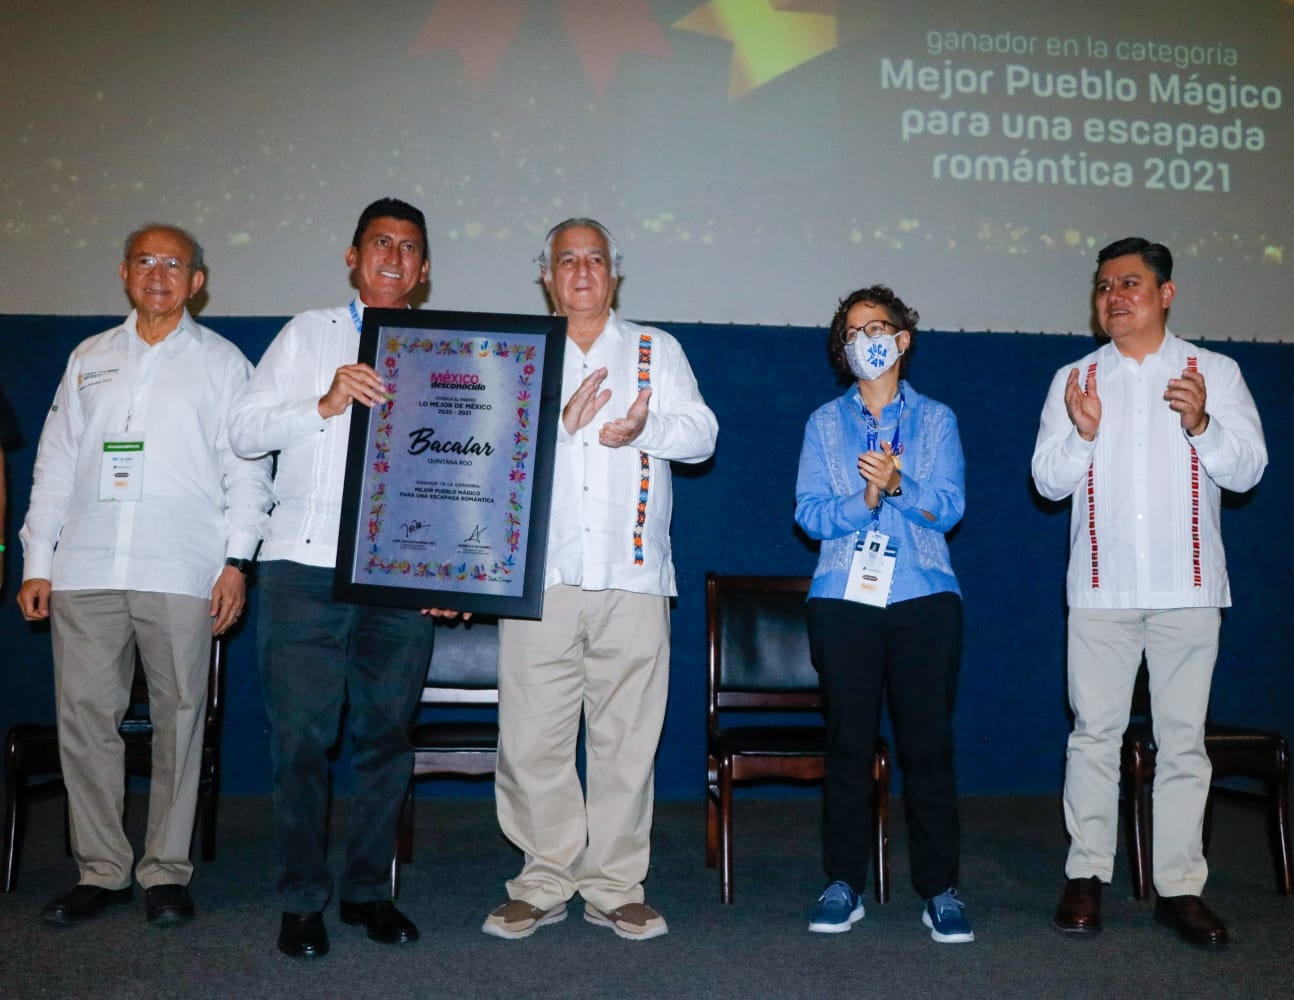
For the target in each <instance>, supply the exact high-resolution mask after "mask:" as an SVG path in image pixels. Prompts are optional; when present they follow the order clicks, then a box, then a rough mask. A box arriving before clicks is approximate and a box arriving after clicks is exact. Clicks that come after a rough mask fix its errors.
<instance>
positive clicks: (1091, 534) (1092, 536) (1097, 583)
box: [1083, 361, 1101, 590]
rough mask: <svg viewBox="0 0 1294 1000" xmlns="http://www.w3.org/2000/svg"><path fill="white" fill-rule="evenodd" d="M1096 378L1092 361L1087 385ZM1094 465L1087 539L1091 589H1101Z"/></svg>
mask: <svg viewBox="0 0 1294 1000" xmlns="http://www.w3.org/2000/svg"><path fill="white" fill-rule="evenodd" d="M1094 378H1096V362H1095V361H1093V362H1092V363H1091V364H1090V365H1088V366H1087V380H1086V381H1085V382H1084V383H1083V385H1084V387H1086V386H1087V383H1088V382H1090V381H1092V379H1094ZM1095 468H1096V463H1095V462H1093V463H1091V464H1090V465H1088V467H1087V539H1088V544H1089V545H1090V546H1091V562H1092V589H1093V590H1099V589H1100V588H1101V560H1100V557H1099V546H1098V545H1097V542H1096V473H1095Z"/></svg>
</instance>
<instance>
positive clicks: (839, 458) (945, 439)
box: [795, 381, 966, 604]
mask: <svg viewBox="0 0 1294 1000" xmlns="http://www.w3.org/2000/svg"><path fill="white" fill-rule="evenodd" d="M900 389H901V393H900V395H901V396H902V397H903V400H904V403H903V406H902V424H901V426H900V428H899V431H900V435H899V440H900V442H901V444H902V446H903V453H902V456H901V462H902V473H903V489H902V493H901V495H900V496H896V497H886V498H882V501H881V509H880V524H879V527H878V529H877V530H879V531H881V532H882V533H884V534H887V535H889V536H890V539H891V541H892V542H893V543H895V544H896V545H897V548H898V555H897V562H896V563H895V567H894V583H893V586H892V587H891V589H890V603H891V604H895V603H897V602H899V601H906V600H911V599H912V598H914V597H926V596H928V595H930V594H938V593H942V592H945V591H950V592H952V593H954V594H958V595H960V594H961V588H959V587H958V585H957V577H956V576H954V575H953V569H952V563H951V562H950V560H949V558H948V543H947V541H946V540H945V538H944V535H945V533H946V532H948V531H950V530H952V528H953V527H954V526H955V525H956V524H957V522H958V521H960V520H961V518H962V513H963V511H964V510H965V506H966V483H965V479H966V462H965V459H964V458H963V456H962V445H961V437H960V436H959V435H958V433H957V418H956V416H954V415H953V411H952V410H950V409H949V408H948V407H947V406H945V405H944V404H943V403H939V402H936V401H935V400H933V399H929V398H927V397H925V396H922V395H921V394H920V393H918V392H916V391H915V390H914V389H913V388H912V386H911V385H909V384H908V383H907V382H906V381H903V382H901V383H900ZM899 418H900V404H899V397H898V396H896V397H895V399H894V400H893V401H892V402H891V403H890V404H889V405H888V406H886V407H885V410H884V411H883V412H882V414H881V419H880V422H879V424H880V437H881V439H882V440H885V441H888V440H890V439H891V438H892V437H893V435H894V424H895V421H896V420H898V419H899ZM866 450H867V420H866V417H865V415H864V412H863V402H862V399H861V397H860V396H859V394H858V389H857V387H856V386H851V387H850V388H849V391H848V392H846V393H845V394H844V395H842V396H839V397H837V398H836V399H834V400H832V401H831V402H829V403H827V404H825V405H824V406H821V407H819V408H818V409H817V410H815V411H814V412H813V414H812V415H811V416H810V417H809V422H808V424H807V425H806V426H805V429H804V445H803V446H802V448H801V450H800V470H799V475H798V476H797V478H796V484H795V522H796V524H798V525H799V526H800V527H801V528H803V529H804V531H805V533H807V534H808V535H809V537H810V538H815V539H819V540H821V542H822V547H821V551H820V552H819V555H818V565H817V568H816V569H815V570H814V573H813V584H812V586H811V588H810V590H809V596H810V597H837V598H838V597H842V596H843V595H844V593H845V584H846V581H847V580H848V577H849V564H850V562H851V560H852V559H853V555H854V549H855V547H856V545H857V543H858V541H859V540H860V539H861V538H862V537H864V536H865V535H866V533H867V531H869V530H870V529H871V527H872V523H873V522H872V513H871V511H870V510H869V509H868V507H867V503H866V501H864V499H863V491H864V489H865V487H866V485H867V483H866V481H865V480H864V479H863V477H862V476H860V475H859V474H858V456H859V455H860V454H861V453H862V452H864V451H866ZM923 512H928V513H930V514H931V515H933V517H934V520H930V519H929V518H927V517H926V516H925V513H923Z"/></svg>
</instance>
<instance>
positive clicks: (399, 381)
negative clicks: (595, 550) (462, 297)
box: [333, 309, 566, 619]
mask: <svg viewBox="0 0 1294 1000" xmlns="http://www.w3.org/2000/svg"><path fill="white" fill-rule="evenodd" d="M565 349H566V320H565V318H564V317H560V316H523V315H511V314H507V313H473V312H446V311H437V310H418V309H414V310H409V309H365V310H364V322H363V329H362V332H361V334H360V350H359V360H360V361H361V362H364V363H366V364H370V365H372V366H373V367H374V368H375V369H376V370H377V371H378V373H379V374H380V375H381V376H382V378H383V381H384V382H385V384H386V391H387V394H388V400H387V402H385V403H383V404H382V405H380V406H374V407H371V408H370V407H366V406H361V405H353V406H352V407H351V423H350V439H349V444H348V448H347V454H346V480H345V487H344V490H343V493H342V512H341V530H340V532H339V535H338V546H337V565H336V572H335V576H334V578H333V595H334V597H335V598H336V599H337V600H341V601H349V602H353V603H358V604H376V605H388V606H391V607H405V608H420V609H421V608H443V609H448V610H454V611H471V612H480V613H482V614H490V615H496V616H498V617H503V618H531V619H536V618H539V617H541V616H542V614H543V598H544V571H545V562H546V558H547V553H548V520H549V513H550V504H551V501H552V484H553V459H554V456H555V449H556V447H557V429H558V420H559V418H560V416H561V390H562V362H563V358H564V355H565ZM469 526H470V528H469Z"/></svg>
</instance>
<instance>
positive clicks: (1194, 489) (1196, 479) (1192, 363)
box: [1186, 355, 1204, 587]
mask: <svg viewBox="0 0 1294 1000" xmlns="http://www.w3.org/2000/svg"><path fill="white" fill-rule="evenodd" d="M1186 368H1187V370H1188V371H1193V372H1197V371H1199V370H1200V362H1199V359H1198V358H1196V357H1195V356H1194V355H1188V356H1187V358H1186ZM1191 572H1192V573H1193V574H1194V576H1195V586H1196V587H1202V586H1204V571H1203V569H1202V567H1201V565H1200V456H1199V454H1198V453H1197V452H1196V451H1195V447H1194V446H1193V445H1192V447H1191Z"/></svg>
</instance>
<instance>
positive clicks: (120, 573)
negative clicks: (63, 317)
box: [18, 224, 270, 925]
mask: <svg viewBox="0 0 1294 1000" xmlns="http://www.w3.org/2000/svg"><path fill="white" fill-rule="evenodd" d="M118 270H119V273H120V275H121V280H122V284H123V285H124V286H125V291H126V296H127V297H128V298H129V299H130V301H131V304H132V305H133V306H134V309H133V310H132V312H131V313H130V315H129V316H127V317H126V319H125V321H124V322H122V323H121V324H119V325H118V326H115V327H113V328H112V329H110V330H107V331H105V332H103V333H100V334H98V335H96V336H94V337H91V338H89V339H88V340H85V341H83V342H82V343H81V344H79V345H78V346H77V348H76V349H75V350H74V351H73V352H72V355H71V358H70V359H69V361H68V363H67V368H66V371H65V372H64V375H63V378H62V381H61V382H60V383H59V386H58V390H57V392H56V393H55V396H54V404H53V406H51V407H50V411H49V414H48V416H47V417H46V419H45V427H44V430H43V431H42V432H41V436H40V444H39V446H38V448H37V452H36V467H35V476H34V481H33V484H32V491H31V506H30V508H29V509H28V512H27V519H26V522H25V523H24V525H23V528H22V531H21V533H20V535H19V537H20V538H21V539H22V544H23V560H24V561H23V584H22V589H21V590H20V591H19V593H18V604H19V606H20V607H21V608H22V613H23V616H24V617H25V618H26V619H27V620H28V621H41V620H44V619H49V621H50V634H51V638H52V640H53V647H54V689H55V702H56V708H57V713H58V740H59V757H60V761H61V764H62V771H63V780H64V783H65V784H66V786H67V799H68V819H69V824H70V831H71V840H72V853H73V855H74V856H75V858H76V862H77V867H78V869H79V871H80V878H79V880H78V883H77V885H76V886H75V887H73V888H72V890H71V891H69V892H67V893H65V894H63V895H61V896H59V897H58V898H57V899H55V900H54V901H53V902H51V903H50V904H49V905H47V906H46V907H45V908H44V910H43V911H42V916H43V917H44V919H45V920H46V921H47V922H49V923H52V924H59V925H69V924H78V923H81V922H82V921H85V920H87V919H89V918H91V917H94V916H96V915H98V914H99V913H100V912H102V911H103V910H104V909H105V908H107V907H109V906H115V905H119V904H123V903H128V902H129V901H130V900H131V898H132V895H131V873H132V867H133V871H134V878H135V879H136V880H137V881H138V882H139V884H140V885H141V886H142V887H143V888H144V895H145V913H146V915H147V918H148V921H149V922H150V923H155V924H167V923H180V922H184V921H187V920H189V919H190V918H192V916H193V913H194V907H193V899H192V897H191V895H190V894H189V889H188V884H189V881H190V879H191V878H192V876H193V865H192V863H191V862H190V860H189V842H190V840H191V839H192V833H193V821H194V810H195V806H196V803H197V794H198V779H199V769H200V765H201V757H202V735H203V725H204V722H205V717H206V700H207V671H208V669H209V664H210V652H211V637H212V636H213V635H221V634H223V633H224V632H226V631H227V630H228V629H229V628H231V627H232V626H233V625H234V624H235V623H236V622H237V621H238V618H239V616H240V615H241V614H242V611H243V604H244V601H245V598H246V584H245V580H244V573H245V572H246V570H247V568H248V566H249V565H250V560H251V559H252V558H253V557H254V556H255V554H256V546H257V544H258V543H259V541H260V537H261V531H262V529H263V527H264V523H265V518H266V513H267V511H268V510H269V505H270V481H269V463H268V462H267V461H256V462H253V461H246V460H244V459H241V458H239V457H237V456H236V455H235V454H234V453H233V450H232V449H231V448H230V446H229V435H228V425H227V414H228V412H229V406H230V403H231V402H232V400H233V398H234V396H235V395H236V394H237V393H238V391H239V390H240V389H242V387H243V385H244V384H245V383H246V382H247V378H248V375H249V374H250V373H251V365H250V364H249V363H248V361H247V359H246V358H245V357H244V356H243V354H242V352H241V351H239V350H238V348H237V347H235V346H234V345H233V344H231V343H230V342H229V341H227V340H225V339H224V338H223V337H221V336H219V335H218V334H216V333H215V332H213V331H212V330H209V329H207V328H206V327H204V326H201V325H199V324H198V323H196V322H194V320H193V317H192V316H191V315H190V314H189V311H188V307H187V303H188V302H189V300H190V299H192V298H193V296H195V295H197V293H198V292H199V291H201V290H202V287H203V284H204V282H205V280H206V275H205V272H204V271H203V266H202V248H201V247H200V246H199V245H198V243H197V241H196V240H194V238H193V237H192V236H190V235H189V234H188V233H187V232H185V231H184V230H182V229H179V228H177V227H175V226H168V225H156V224H154V225H148V226H145V227H143V228H142V229H138V230H136V231H135V232H133V233H131V234H130V236H129V237H127V239H126V246H125V257H124V259H123V260H122V262H121V265H120V267H119V268H118ZM136 650H138V652H139V659H140V661H141V662H142V664H143V668H144V675H145V677H146V678H147V681H148V691H149V714H150V718H151V720H152V726H153V746H152V778H151V784H150V793H149V811H148V812H149V815H148V830H147V834H146V837H145V843H144V853H143V856H142V857H141V858H140V860H139V862H138V863H137V864H136V863H135V862H134V855H133V852H132V849H131V845H130V842H129V841H128V840H127V838H126V835H125V832H124V831H123V829H122V810H123V805H124V797H125V792H124V777H123V772H122V767H123V759H122V758H123V750H122V742H121V738H120V736H119V734H118V732H117V727H118V725H119V724H120V722H121V719H122V715H123V713H124V712H125V710H126V708H127V706H128V703H129V700H130V689H131V681H132V678H133V677H134V673H135V655H136Z"/></svg>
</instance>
